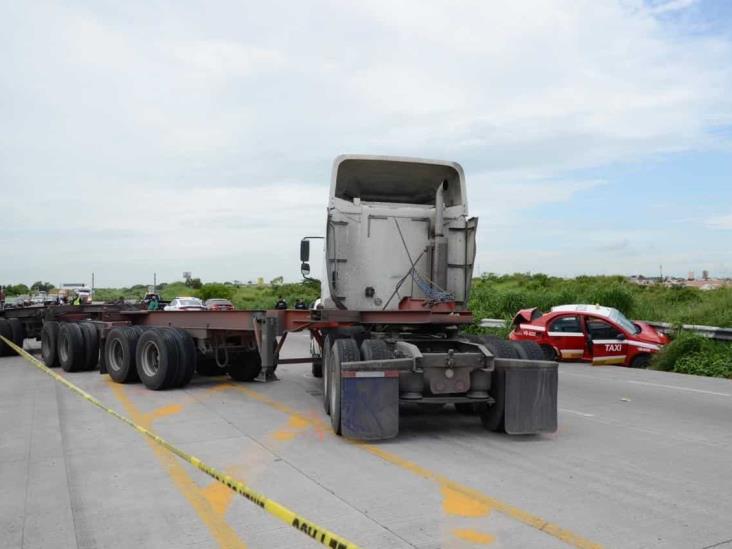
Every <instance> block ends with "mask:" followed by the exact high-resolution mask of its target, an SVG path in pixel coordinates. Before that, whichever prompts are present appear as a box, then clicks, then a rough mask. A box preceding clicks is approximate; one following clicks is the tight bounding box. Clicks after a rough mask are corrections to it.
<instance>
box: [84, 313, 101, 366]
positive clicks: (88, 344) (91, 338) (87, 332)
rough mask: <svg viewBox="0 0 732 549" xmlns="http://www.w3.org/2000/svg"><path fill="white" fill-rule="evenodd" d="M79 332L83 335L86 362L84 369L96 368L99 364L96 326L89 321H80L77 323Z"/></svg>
mask: <svg viewBox="0 0 732 549" xmlns="http://www.w3.org/2000/svg"><path fill="white" fill-rule="evenodd" d="M79 327H80V328H81V332H82V334H83V335H84V348H85V351H86V352H85V353H84V354H85V356H86V363H85V364H84V369H85V370H96V369H97V365H98V364H99V334H98V333H97V327H96V326H94V324H92V323H91V322H82V323H80V324H79Z"/></svg>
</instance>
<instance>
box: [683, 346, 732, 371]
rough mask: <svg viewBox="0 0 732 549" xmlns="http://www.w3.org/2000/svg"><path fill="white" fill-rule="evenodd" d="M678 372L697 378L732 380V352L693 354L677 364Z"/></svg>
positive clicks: (684, 357)
mask: <svg viewBox="0 0 732 549" xmlns="http://www.w3.org/2000/svg"><path fill="white" fill-rule="evenodd" d="M675 371H676V372H679V373H682V374H693V375H697V376H710V377H726V378H732V351H729V350H722V349H719V350H717V351H716V352H714V351H709V350H707V351H703V352H698V353H691V354H688V355H686V356H683V357H681V358H680V359H679V360H678V362H677V363H676V368H675Z"/></svg>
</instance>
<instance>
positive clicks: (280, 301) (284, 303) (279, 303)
mask: <svg viewBox="0 0 732 549" xmlns="http://www.w3.org/2000/svg"><path fill="white" fill-rule="evenodd" d="M275 309H287V301H285V299H284V298H283V297H282V296H280V297H278V298H277V303H275Z"/></svg>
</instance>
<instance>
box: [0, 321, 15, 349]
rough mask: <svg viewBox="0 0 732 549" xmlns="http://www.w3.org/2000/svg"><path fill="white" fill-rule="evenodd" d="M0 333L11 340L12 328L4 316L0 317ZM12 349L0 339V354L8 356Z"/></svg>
mask: <svg viewBox="0 0 732 549" xmlns="http://www.w3.org/2000/svg"><path fill="white" fill-rule="evenodd" d="M0 335H1V336H3V337H4V338H5V339H7V340H9V341H12V340H13V329H12V328H11V327H10V323H9V322H8V320H7V319H6V318H0ZM12 351H13V350H12V349H11V348H10V346H9V345H8V344H7V343H5V342H4V341H2V340H0V356H10V355H11V354H12Z"/></svg>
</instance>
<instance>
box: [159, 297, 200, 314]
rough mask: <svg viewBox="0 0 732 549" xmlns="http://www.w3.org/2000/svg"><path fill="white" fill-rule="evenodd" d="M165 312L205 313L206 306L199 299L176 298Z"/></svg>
mask: <svg viewBox="0 0 732 549" xmlns="http://www.w3.org/2000/svg"><path fill="white" fill-rule="evenodd" d="M163 310H164V311H205V310H206V306H205V305H204V304H203V301H201V300H200V299H198V298H197V297H176V298H175V299H174V300H173V301H171V302H170V305H166V306H165V308H164V309H163Z"/></svg>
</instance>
